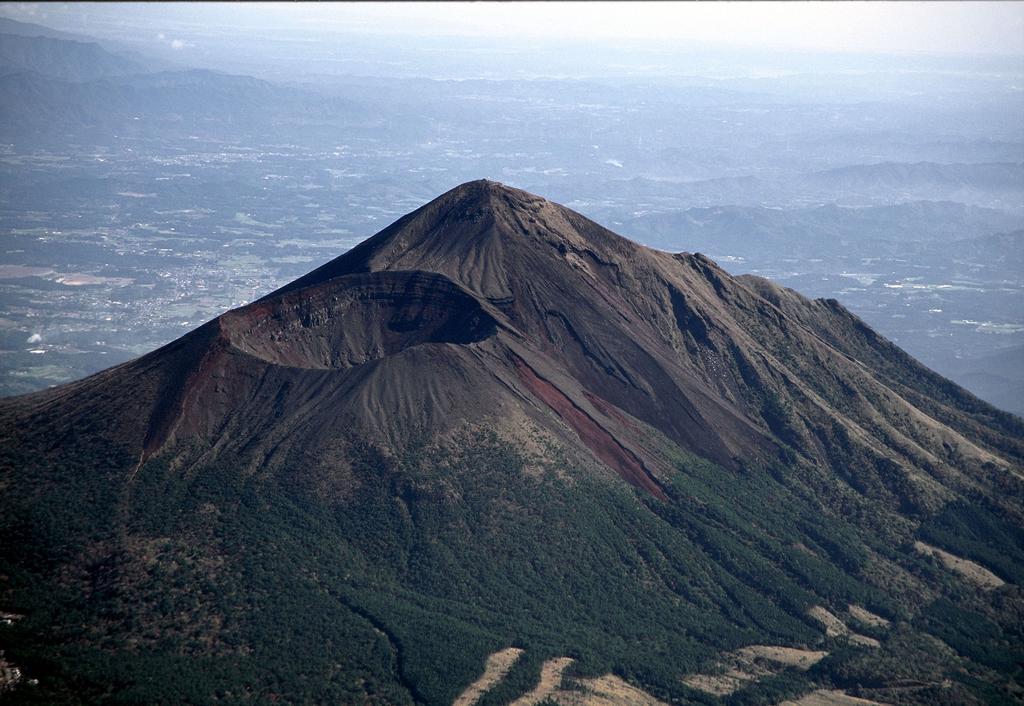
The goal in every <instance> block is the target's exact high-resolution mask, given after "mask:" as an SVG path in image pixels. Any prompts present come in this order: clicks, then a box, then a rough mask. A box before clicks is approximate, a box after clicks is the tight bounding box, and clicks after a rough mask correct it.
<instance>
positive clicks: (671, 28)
mask: <svg viewBox="0 0 1024 706" xmlns="http://www.w3.org/2000/svg"><path fill="white" fill-rule="evenodd" d="M0 13H2V14H6V15H9V16H13V17H17V18H20V19H27V20H31V19H32V18H33V17H35V18H36V19H37V20H38V21H41V22H44V23H45V22H46V20H47V19H51V20H53V19H60V20H64V21H67V20H68V19H69V18H72V17H74V16H76V15H77V16H82V15H90V16H91V17H90V19H95V20H99V21H105V22H106V23H108V24H109V23H110V22H116V21H117V18H118V17H120V18H126V17H130V18H131V19H132V20H143V19H146V20H150V21H152V22H153V23H154V24H159V23H160V22H161V21H166V22H170V23H176V24H178V25H179V26H180V25H184V24H192V23H195V24H196V25H199V24H203V25H206V26H207V27H210V26H212V25H219V26H220V27H229V26H239V27H244V28H246V29H249V30H253V31H261V32H273V31H274V30H279V29H291V30H295V29H302V28H305V29H314V30H325V29H337V30H341V31H365V32H384V33H416V34H431V35H442V34H460V35H471V36H482V37H491V36H493V37H531V38H558V37H572V38H581V37H584V38H585V37H593V38H595V39H606V38H623V39H627V38H629V39H638V38H639V39H645V38H646V39H688V40H697V41H706V42H713V43H727V44H733V45H743V46H751V47H766V48H767V47H773V48H783V49H834V50H842V51H851V50H852V51H882V52H921V51H925V52H943V53H946V52H949V53H999V54H1019V55H1022V56H1024V2H647V3H618V2H571V3H565V2H454V3H449V2H426V3H389V2H380V3H252V4H238V5H217V4H213V3H204V4H194V5H193V4H172V3H167V4H165V3H138V4H131V3H125V4H116V5H115V4H103V5H89V4H72V5H59V4H52V5H49V4H45V3H44V4H33V3H19V4H15V3H11V4H5V5H4V6H3V7H0Z"/></svg>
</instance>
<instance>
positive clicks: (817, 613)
mask: <svg viewBox="0 0 1024 706" xmlns="http://www.w3.org/2000/svg"><path fill="white" fill-rule="evenodd" d="M807 614H808V615H809V616H811V617H812V618H814V619H815V620H817V621H818V622H819V623H821V624H822V625H823V626H825V634H826V635H827V636H828V637H841V636H843V635H849V634H850V629H849V628H848V627H846V623H844V622H843V621H842V620H840V619H839V618H838V617H836V616H835V615H834V614H832V613H830V612H829V611H827V610H825V609H824V608H822V607H821V606H820V605H816V606H814V607H813V608H811V609H810V610H808V611H807Z"/></svg>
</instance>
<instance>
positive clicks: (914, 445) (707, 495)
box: [0, 181, 1024, 706]
mask: <svg viewBox="0 0 1024 706" xmlns="http://www.w3.org/2000/svg"><path fill="white" fill-rule="evenodd" d="M982 215H984V214H982ZM0 487H2V488H3V494H2V496H0V498H2V499H0V577H2V579H0V611H3V612H4V614H5V615H8V616H10V617H8V618H7V620H8V621H9V623H10V624H9V626H8V627H6V628H4V629H3V632H0V637H2V639H3V640H4V642H3V644H4V646H5V655H4V659H5V660H8V661H9V663H10V664H11V665H14V666H16V667H18V668H19V669H20V670H21V672H20V677H21V679H20V681H17V680H16V682H15V683H13V684H11V685H10V688H11V689H12V691H11V694H13V698H16V699H22V700H24V701H25V702H46V703H128V702H135V703H239V704H240V703H314V702H315V703H327V702H330V703H380V704H402V703H423V704H451V703H458V704H460V705H468V704H476V703H478V704H484V705H486V704H495V703H512V702H514V703H516V704H522V703H542V702H545V701H547V703H551V702H555V703H560V704H566V705H568V704H591V705H595V706H596V704H609V703H633V704H658V703H694V702H696V703H708V704H711V703H723V702H724V703H737V704H738V703H771V704H774V703H779V702H781V701H782V700H783V699H795V698H801V697H804V696H807V697H808V698H819V697H818V696H814V694H815V693H816V692H819V691H821V690H826V696H828V697H829V698H832V699H842V698H849V696H850V695H853V696H857V697H861V698H865V699H871V700H872V701H873V702H887V703H894V702H897V701H898V702H899V703H922V704H924V703H929V704H931V703H940V702H941V703H983V702H987V703H997V702H1006V703H1009V702H1012V701H1013V700H1015V699H1017V698H1019V696H1020V693H1021V692H1020V681H1019V680H1020V675H1021V666H1020V665H1021V662H1022V660H1024V648H1022V645H1024V641H1022V632H1021V624H1020V619H1019V616H1021V615H1024V594H1022V593H1021V590H1020V585H1021V582H1022V580H1024V502H1022V501H1024V422H1022V421H1021V420H1020V419H1019V418H1016V417H1014V416H1012V415H1009V414H1006V413H1003V412H1000V411H998V410H997V409H995V408H993V407H992V406H990V405H988V404H986V403H984V402H982V401H980V400H979V399H977V398H976V397H974V396H973V395H971V394H970V393H968V392H967V391H965V390H963V389H962V388H960V387H958V386H956V385H954V384H953V383H951V382H949V381H948V380H946V379H944V378H942V377H941V376H939V375H937V374H935V373H934V372H932V371H930V370H928V369H927V368H925V367H924V366H922V365H920V364H919V363H917V362H916V361H914V360H913V359H912V358H910V357H909V356H908V355H907V354H906V353H904V352H903V351H901V350H900V349H899V348H897V347H896V346H895V345H893V344H892V343H890V342H888V341H886V340H885V339H883V338H882V337H880V336H879V335H878V334H876V333H875V332H874V331H873V330H872V329H871V328H870V327H868V326H867V325H866V324H865V323H864V322H863V321H861V320H860V319H858V318H857V317H856V316H854V315H853V314H851V313H850V312H849V311H847V310H846V309H845V308H844V307H843V306H842V304H840V303H839V302H837V301H835V300H808V299H806V298H804V297H802V296H801V295H799V294H798V293H796V292H794V291H792V290H787V289H784V288H781V287H779V286H777V285H775V284H773V283H772V282H770V281H768V280H765V279H761V278H757V277H752V276H743V277H732V276H730V275H729V274H728V273H727V272H725V271H724V270H723V269H721V268H720V267H719V266H718V265H717V264H716V263H715V262H713V261H712V260H710V259H709V258H707V257H705V256H702V255H695V254H689V253H680V254H669V253H665V252H660V251H656V250H651V249H648V248H644V247H642V246H639V245H637V244H635V243H633V242H631V241H629V240H627V239H625V238H622V237H620V236H618V235H616V234H615V233H613V232H611V231H609V230H607V229H606V228H604V227H602V226H600V225H598V224H597V223H595V222H593V221H591V220H588V219H587V218H585V217H583V216H581V215H580V214H578V213H576V212H574V211H571V210H569V209H567V208H565V207H563V206H560V205H558V204H555V203H551V202H549V201H546V200H545V199H543V198H541V197H538V196H535V195H533V194H530V193H527V192H524V191H520V190H517V189H512V188H509V187H506V186H504V185H501V184H498V183H496V182H493V181H474V182H470V183H467V184H463V185H461V186H459V187H457V188H455V189H453V190H451V191H449V192H447V193H445V194H443V195H442V196H440V197H438V198H436V199H435V200H433V201H431V202H430V203H428V204H427V205H425V206H423V207H422V208H419V209H417V210H416V211H414V212H412V213H410V214H408V215H406V216H404V217H402V218H401V219H399V220H398V221H396V222H395V223H393V224H392V225H391V226H389V227H387V228H385V229H384V230H382V231H381V232H379V233H378V234H377V235H375V236H373V237H372V238H370V239H368V240H366V241H364V242H363V243H362V244H361V245H359V246H358V247H356V248H354V249H353V250H351V251H349V252H348V253H346V254H344V255H342V256H341V257H339V258H337V259H335V260H332V261H330V262H328V263H326V264H325V265H323V266H321V267H319V268H318V269H316V270H314V271H312V272H310V273H309V274H307V275H306V276H304V277H301V278H299V279H298V280H296V281H294V282H292V283H291V284H288V285H286V286H285V287H282V288H281V289H279V290H277V291H275V292H273V293H271V294H269V295H267V296H265V297H263V298H262V299H260V300H258V301H256V302H254V303H252V304H250V305H248V306H244V307H242V308H239V309H235V310H233V311H230V312H227V313H225V314H224V315H222V316H219V317H218V318H216V319H214V320H213V321H210V322H209V323H207V324H205V325H204V326H202V327H200V328H198V329H196V330H194V331H192V332H191V333H189V334H187V335H185V336H183V337H182V338H180V339H179V340H177V341H175V342H173V343H171V344H169V345H167V346H165V347H163V348H161V349H159V350H157V351H154V352H152V353H150V354H148V355H145V356H143V357H141V358H138V359H136V360H134V361H131V362H129V363H126V364H123V365H120V366H117V367H115V368H111V369H109V370H106V371H104V372H102V373H99V374H97V375H94V376H91V377H89V378H86V379H84V380H81V381H78V382H74V383H70V384H67V385H63V386H60V387H57V388H53V389H50V390H46V391H43V392H39V393H35V394H32V395H28V396H23V397H17V398H8V399H4V400H0ZM30 678H31V679H37V680H38V683H34V684H31V685H30V684H29V683H28V681H27V680H28V679H30ZM840 692H842V693H840ZM829 695H831V696H829ZM820 698H825V697H820ZM516 699H522V700H519V701H517V700H516ZM847 702H848V701H847ZM806 703H810V702H806ZM836 703H844V702H842V701H837V702H836ZM857 703H860V702H857Z"/></svg>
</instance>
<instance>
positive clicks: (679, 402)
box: [4, 181, 1024, 507]
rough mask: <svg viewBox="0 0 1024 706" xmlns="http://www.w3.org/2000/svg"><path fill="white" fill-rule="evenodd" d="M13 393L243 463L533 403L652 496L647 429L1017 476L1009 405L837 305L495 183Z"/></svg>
mask: <svg viewBox="0 0 1024 706" xmlns="http://www.w3.org/2000/svg"><path fill="white" fill-rule="evenodd" d="M525 371H529V372H528V373H527V372H525ZM924 383H927V384H924ZM4 407H5V408H7V410H9V412H13V413H14V416H15V417H19V416H20V415H24V414H28V415H29V416H30V417H32V418H33V419H38V420H47V422H46V423H54V422H53V420H59V421H58V422H56V423H54V428H58V427H60V426H61V425H64V426H66V425H67V423H69V421H73V420H74V419H77V418H80V417H81V416H82V415H83V413H84V412H85V411H88V410H91V412H90V413H95V414H99V413H101V412H102V411H105V412H106V413H107V414H109V415H112V416H113V418H114V421H113V422H112V423H111V425H110V427H111V430H112V431H111V433H112V434H116V435H117V438H118V439H119V440H120V441H121V442H123V443H124V444H125V445H126V447H127V448H132V449H137V450H138V451H137V452H138V454H139V455H140V459H143V460H144V459H145V458H146V457H148V456H149V455H151V454H154V453H157V452H159V451H160V450H161V449H164V448H168V447H170V446H173V445H174V444H176V443H186V442H187V443H188V444H191V445H193V446H198V447H199V448H203V449H205V451H204V452H203V454H204V456H206V457H209V456H211V455H216V454H217V453H219V452H221V451H226V450H231V452H232V453H235V454H243V455H248V457H249V458H251V463H252V465H253V469H254V470H255V469H258V468H266V467H269V466H272V465H273V461H274V458H275V457H276V456H278V455H279V454H282V453H284V452H285V451H288V450H289V449H294V448H303V449H305V450H306V452H307V453H308V454H309V455H310V456H311V457H316V456H317V454H322V455H326V456H330V455H331V454H336V451H332V450H331V449H335V448H336V446H337V444H336V441H337V440H339V439H364V440H366V441H368V442H369V443H373V444H376V445H379V446H380V447H381V448H382V449H385V450H391V451H397V450H400V449H401V448H402V447H403V445H405V444H407V443H409V442H410V440H411V439H414V438H415V439H423V438H434V437H437V436H439V435H444V434H445V433H447V431H448V430H451V429H453V428H455V427H457V426H458V425H459V424H461V423H464V422H465V421H467V420H470V421H473V422H482V423H487V424H489V425H490V426H491V427H492V428H494V429H497V430H500V431H502V433H505V434H508V435H512V436H517V435H518V437H520V438H522V436H523V433H524V432H523V428H522V423H521V420H524V419H529V420H532V421H531V424H532V425H534V426H535V428H543V429H546V430H547V433H549V434H551V435H552V436H553V437H554V438H556V439H559V440H560V441H561V443H562V444H564V445H565V446H566V447H567V448H571V449H576V450H577V451H578V452H579V453H583V454H589V455H590V457H591V459H592V460H593V461H594V462H596V463H597V464H598V465H604V466H607V467H609V468H610V469H611V470H613V471H615V472H616V473H618V474H619V475H620V476H621V477H622V478H624V479H626V480H627V481H629V482H630V483H633V484H634V485H636V486H637V487H639V488H643V489H645V490H647V491H649V492H651V493H654V494H655V495H658V494H660V491H659V483H660V482H661V480H660V479H659V474H660V473H665V472H667V471H668V470H669V468H668V467H667V466H666V465H665V464H664V463H662V462H661V461H660V460H659V453H658V450H657V449H654V448H652V443H655V444H656V443H658V442H652V439H655V438H656V436H657V435H661V436H660V438H662V439H664V440H665V441H667V442H670V443H673V444H676V445H678V446H680V447H681V448H683V449H686V450H687V451H690V452H692V453H695V454H698V455H700V456H704V457H706V458H709V459H712V460H714V461H715V462H717V463H719V464H721V465H723V466H727V467H729V466H732V467H736V466H738V465H740V464H744V463H750V462H755V463H756V462H773V461H778V460H779V459H783V460H785V462H786V463H791V462H793V461H794V460H795V459H796V458H802V459H804V460H805V461H809V462H811V463H813V464H815V465H817V466H819V467H823V468H831V469H833V470H834V471H835V472H836V474H837V476H838V477H840V478H843V479H844V480H846V481H847V482H848V483H850V484H851V485H853V486H854V487H855V488H856V489H857V490H858V492H863V493H868V494H873V495H876V496H878V497H879V498H880V499H882V500H886V501H890V502H891V503H893V504H894V505H897V506H906V505H907V504H908V503H909V504H910V506H913V507H934V506H938V505H941V504H942V503H943V502H944V501H945V500H946V499H948V497H950V496H951V495H950V494H951V493H952V492H953V491H954V490H964V491H973V490H977V489H978V488H980V487H982V486H986V485H987V484H991V483H1003V484H1005V479H1006V478H1019V473H1020V470H1019V469H1020V461H1021V458H1022V456H1024V448H1022V442H1021V437H1022V436H1024V435H1022V434H1021V428H1020V425H1019V423H1018V422H1017V421H1015V420H1013V418H1010V417H1008V416H1007V415H1000V414H999V413H998V412H996V411H995V410H993V409H992V408H990V407H988V406H987V405H984V404H983V403H979V402H977V401H976V400H974V399H973V398H971V397H969V396H968V395H967V393H964V392H963V391H961V390H959V388H956V387H955V386H953V385H952V384H951V383H948V382H946V381H944V380H942V379H941V378H938V376H935V375H934V374H931V373H930V372H929V371H926V370H925V369H923V368H922V367H921V366H919V365H918V364H916V363H915V362H914V361H912V360H911V359H910V358H909V357H907V356H906V355H905V354H903V353H902V352H900V351H899V350H898V349H896V348H895V347H894V346H892V345H891V344H889V343H888V342H885V341H884V340H883V339H881V338H880V337H878V336H877V335H876V334H874V332H872V331H871V330H870V329H869V328H868V327H866V326H864V325H863V323H862V322H859V320H857V319H856V318H855V317H852V316H851V315H849V313H848V312H846V311H845V310H843V309H841V307H838V306H837V305H835V304H833V303H829V302H809V301H808V300H806V299H803V298H802V297H799V295H796V294H795V293H791V292H788V291H786V290H781V289H780V288H777V287H774V286H773V285H771V284H769V283H766V282H764V281H762V280H757V279H752V278H733V277H731V276H730V275H728V274H727V273H726V272H725V271H723V270H721V269H720V268H719V267H718V266H717V265H716V264H715V263H713V262H712V261H711V260H709V259H707V258H705V257H703V256H700V255H689V254H680V255H670V254H667V253H662V252H658V251H654V250H650V249H647V248H644V247H642V246H639V245H637V244H635V243H632V242H630V241H628V240H626V239H624V238H621V237H619V236H617V235H615V234H614V233H612V232H611V231H608V230H607V229H605V228H603V227H601V226H599V225H598V224H596V223H593V222H592V221H589V220H588V219H586V218H584V217H583V216H581V215H579V214H577V213H575V212H573V211H571V210H569V209H566V208H564V207H562V206H559V205H557V204H553V203H550V202H548V201H545V200H544V199H542V198H540V197H537V196H534V195H532V194H528V193H526V192H523V191H519V190H516V189H510V188H508V187H505V186H502V185H500V184H497V183H495V182H488V181H479V182H471V183H469V184H464V185H462V186H460V187H457V188H456V189H453V190H452V191H450V192H448V193H446V194H444V195H442V196H441V197H439V198H438V199H435V200H434V201H432V202H431V203H429V204H427V205H425V206H424V207H422V208H420V209H418V210H417V211H415V212H413V213H411V214H409V215H408V216H405V217H403V218H402V219H400V220H399V221H397V222H396V223H394V224H393V225H391V226H389V227H388V228H386V229H384V230H383V231H381V232H380V233H378V234H377V235H375V236H374V237H372V238H370V239H369V240H367V241H365V242H364V243H363V244H361V245H360V246H358V247H357V248H355V249H353V250H352V251H350V252H349V253H346V254H345V255H343V256H341V257H339V258H337V259H336V260H333V261H332V262H330V263H327V264H326V265H324V266H323V267H320V268H318V269H317V270H314V271H313V272H311V273H310V274H308V275H306V276H305V277H302V278H300V279H299V280H296V281H295V282H293V283H292V284H290V285H288V286H286V287H284V288H282V289H280V290H278V291H277V292H274V293H272V294H270V295H268V296H266V297H264V298H263V299H261V300H259V301H258V302H256V303H254V304H252V305H249V306H247V307H242V308H241V309H238V310H235V311H232V312H229V313H227V314H225V315H224V316H222V317H220V318H218V319H217V320H215V321H214V322H211V323H210V324H207V325H206V326H204V327H202V328H200V329H198V330H197V331H196V332H194V333H192V334H189V335H188V336H186V337H184V338H182V339H181V340H179V341H177V342H175V343H173V344H171V345H169V346H167V347H165V348H163V349H161V350H160V351H156V352H154V353H152V354H150V355H148V356H145V357H143V358H141V359H139V360H138V361H135V362H133V363H130V364H128V365H126V366H121V367H119V368H116V369H113V370H111V371H107V372H105V373H101V374H100V375H97V376H94V377H93V378H89V379H87V380H85V381H82V382H80V383H75V384H73V385H69V386H65V387H63V388H59V389H58V390H56V391H50V392H47V393H42V394H40V395H38V396H33V397H28V398H22V399H20V400H17V401H12V402H5V403H4ZM15 410H20V411H15ZM122 416H123V417H124V419H122V418H121V417H122ZM1013 482H1016V481H1013ZM1014 492H1016V491H1014Z"/></svg>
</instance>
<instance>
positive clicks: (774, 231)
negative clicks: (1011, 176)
mask: <svg viewBox="0 0 1024 706" xmlns="http://www.w3.org/2000/svg"><path fill="white" fill-rule="evenodd" d="M1019 222H1020V218H1019V217H1018V216H1015V215H1013V214H1010V213H1007V212H1005V211H999V210H995V209H987V208H981V207H978V206H969V205H965V204H962V203H954V202H949V201H911V202H907V203H900V204H893V205H885V206H869V207H862V208H851V207H841V206H836V205H835V204H827V205H823V206H814V207H811V208H798V209H786V210H783V209H778V208H767V207H763V206H714V207H706V208H691V209H687V210H685V211H668V212H663V213H650V214H645V215H642V216H638V217H636V218H634V219H632V220H630V221H628V222H626V223H623V224H621V226H620V227H621V229H622V230H623V232H625V233H626V234H627V235H629V236H630V237H632V238H634V239H636V240H639V241H640V242H643V243H645V244H647V245H650V246H652V247H659V248H663V249H668V250H673V249H679V248H681V247H684V246H685V247H688V248H692V249H693V250H699V251H702V252H710V253H715V254H719V255H727V254H728V255H738V256H743V257H749V258H763V257H766V256H774V255H778V254H779V253H781V252H785V251H786V250H787V249H792V248H794V247H806V248H810V251H812V252H814V253H815V254H816V255H818V256H822V255H829V254H834V255H839V254H849V253H851V252H853V251H854V248H856V252H865V253H867V252H874V254H876V255H882V254H885V253H887V252H889V251H891V249H892V248H893V247H897V248H901V249H906V248H908V247H911V244H912V243H920V244H922V245H925V246H928V247H932V248H938V247H949V246H950V245H951V244H953V243H956V244H957V247H960V246H962V245H963V241H965V235H967V234H973V235H974V237H988V236H992V235H993V234H995V233H998V232H1000V231H1009V230H1012V229H1014V228H1015V227H1016V226H1017V225H1018V224H1019ZM966 240H970V238H968V239H966ZM996 244H997V243H995V242H993V243H991V244H990V245H996ZM869 246H870V247H869ZM865 248H866V249H865Z"/></svg>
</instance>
